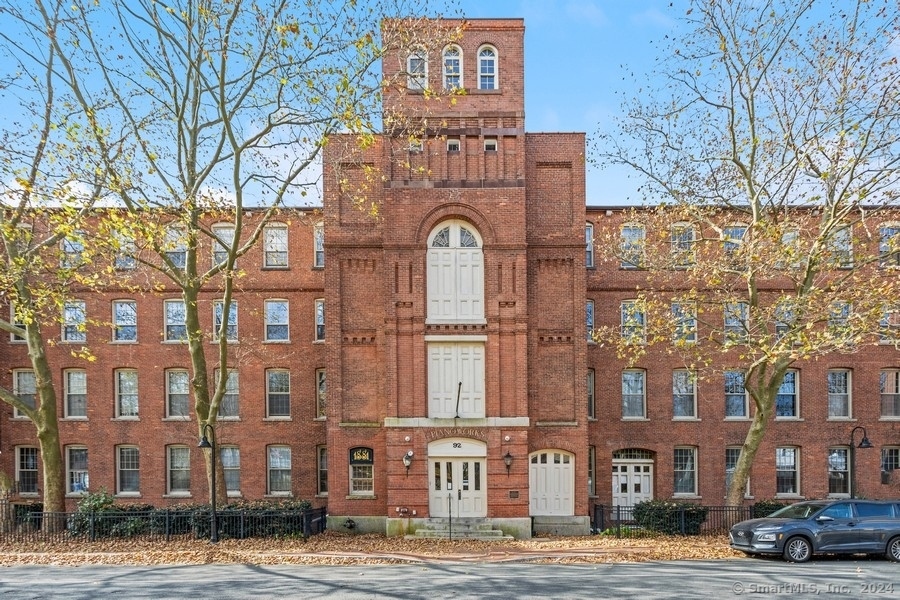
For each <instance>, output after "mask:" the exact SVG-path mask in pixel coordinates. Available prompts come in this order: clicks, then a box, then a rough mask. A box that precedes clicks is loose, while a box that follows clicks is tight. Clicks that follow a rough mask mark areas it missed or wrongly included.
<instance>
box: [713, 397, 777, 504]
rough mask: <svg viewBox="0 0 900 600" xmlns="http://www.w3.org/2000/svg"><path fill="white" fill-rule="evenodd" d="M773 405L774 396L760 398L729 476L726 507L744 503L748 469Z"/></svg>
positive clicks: (754, 456) (766, 427)
mask: <svg viewBox="0 0 900 600" xmlns="http://www.w3.org/2000/svg"><path fill="white" fill-rule="evenodd" d="M774 403H775V398H774V396H773V397H771V398H769V397H768V396H762V397H760V402H759V403H758V405H757V409H756V414H755V415H754V416H753V421H752V422H751V423H750V429H748V430H747V436H746V437H745V438H744V445H743V446H741V454H740V456H738V461H737V464H736V465H735V467H734V474H733V475H732V476H731V485H729V486H728V493H727V494H726V495H725V504H727V505H728V506H741V505H742V504H743V503H744V495H745V492H746V490H747V479H748V478H749V477H750V468H751V467H752V466H753V461H754V459H755V458H756V452H757V451H758V450H759V446H760V444H761V443H762V441H763V438H764V437H765V434H766V429H768V427H769V421H770V420H771V419H770V417H771V415H772V407H773V406H774Z"/></svg>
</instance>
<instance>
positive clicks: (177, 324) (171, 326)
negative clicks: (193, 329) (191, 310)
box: [163, 300, 187, 342]
mask: <svg viewBox="0 0 900 600" xmlns="http://www.w3.org/2000/svg"><path fill="white" fill-rule="evenodd" d="M163 310H164V312H165V319H166V322H165V338H164V339H165V341H167V342H184V341H186V340H187V311H186V310H185V308H184V300H166V301H165V302H163Z"/></svg>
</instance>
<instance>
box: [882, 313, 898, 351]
mask: <svg viewBox="0 0 900 600" xmlns="http://www.w3.org/2000/svg"><path fill="white" fill-rule="evenodd" d="M880 334H881V342H882V343H886V344H895V343H898V342H900V304H893V305H890V304H886V305H885V307H884V314H883V315H882V317H881V323H880Z"/></svg>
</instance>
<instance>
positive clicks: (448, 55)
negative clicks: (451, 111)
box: [444, 46, 462, 90]
mask: <svg viewBox="0 0 900 600" xmlns="http://www.w3.org/2000/svg"><path fill="white" fill-rule="evenodd" d="M461 87H462V50H460V49H459V46H447V47H446V48H445V49H444V89H445V90H456V89H460V88H461Z"/></svg>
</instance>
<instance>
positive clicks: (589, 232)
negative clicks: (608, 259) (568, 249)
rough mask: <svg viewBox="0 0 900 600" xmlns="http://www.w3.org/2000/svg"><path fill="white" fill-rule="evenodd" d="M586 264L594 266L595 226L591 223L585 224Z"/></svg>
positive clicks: (590, 267)
mask: <svg viewBox="0 0 900 600" xmlns="http://www.w3.org/2000/svg"><path fill="white" fill-rule="evenodd" d="M584 266H585V267H587V268H588V269H592V268H593V267H594V226H593V224H591V223H587V224H586V225H585V226H584Z"/></svg>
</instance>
